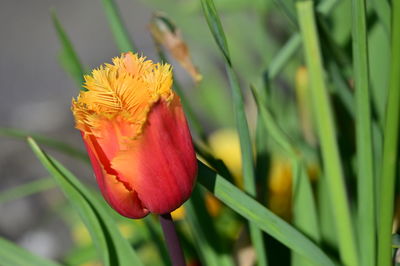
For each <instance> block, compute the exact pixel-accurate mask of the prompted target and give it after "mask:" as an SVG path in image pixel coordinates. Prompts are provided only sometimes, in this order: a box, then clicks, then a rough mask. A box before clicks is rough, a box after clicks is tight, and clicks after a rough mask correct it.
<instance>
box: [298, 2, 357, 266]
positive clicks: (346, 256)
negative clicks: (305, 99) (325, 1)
mask: <svg viewBox="0 0 400 266" xmlns="http://www.w3.org/2000/svg"><path fill="white" fill-rule="evenodd" d="M297 12H298V18H299V22H300V31H301V35H302V39H303V48H304V53H305V58H306V62H307V66H308V69H309V73H310V80H311V92H312V101H313V108H314V109H313V110H314V113H315V116H316V121H317V127H318V136H319V139H320V143H321V149H322V158H323V163H324V168H325V172H326V177H327V183H328V188H329V195H330V197H331V198H332V200H331V203H332V209H333V211H334V214H335V223H336V227H337V232H338V236H339V251H340V255H341V258H342V260H343V263H344V264H345V265H350V266H352V265H358V256H357V247H356V241H355V235H354V231H353V226H352V221H351V217H350V209H349V204H348V200H347V195H346V188H345V184H344V176H343V170H342V166H341V162H340V156H339V150H338V146H337V141H336V136H335V127H334V123H333V114H332V109H331V105H330V101H329V96H328V92H327V89H326V87H325V82H324V71H323V65H322V58H321V51H320V47H319V41H318V34H317V29H316V23H315V17H314V10H313V2H312V1H301V2H298V3H297Z"/></svg>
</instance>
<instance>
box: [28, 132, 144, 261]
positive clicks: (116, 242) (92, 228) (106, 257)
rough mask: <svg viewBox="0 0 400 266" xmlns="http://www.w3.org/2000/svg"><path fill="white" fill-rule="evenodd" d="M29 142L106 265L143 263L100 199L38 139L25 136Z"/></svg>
mask: <svg viewBox="0 0 400 266" xmlns="http://www.w3.org/2000/svg"><path fill="white" fill-rule="evenodd" d="M28 143H29V145H30V146H31V148H32V150H33V152H34V153H35V154H36V156H37V157H38V159H39V160H40V162H41V163H42V164H43V166H44V167H45V168H46V169H47V170H48V171H49V173H50V174H51V175H52V176H53V177H54V178H55V179H56V181H57V183H58V185H59V186H60V188H61V189H62V190H63V192H64V194H65V195H66V196H67V198H68V199H69V200H70V201H71V203H72V204H73V205H74V206H75V208H76V210H77V211H78V213H79V215H80V216H81V218H82V220H83V222H84V223H85V225H86V227H87V228H88V230H89V232H90V234H91V236H92V237H93V242H94V243H95V244H96V245H97V248H98V252H99V253H100V254H101V256H102V259H103V263H105V265H124V266H128V265H132V264H133V265H142V264H141V262H140V260H139V258H138V257H137V255H136V253H135V252H134V250H133V249H132V248H131V246H130V244H129V242H128V241H127V240H126V239H124V238H123V237H122V236H121V234H120V232H119V230H118V228H117V226H116V224H115V222H114V220H113V218H112V217H111V216H110V214H109V213H108V211H107V209H106V208H105V204H106V203H105V202H101V201H99V200H98V199H97V198H96V197H95V196H94V195H93V194H91V193H90V191H89V190H88V189H86V188H85V187H84V186H83V185H82V184H81V183H80V182H79V181H78V179H76V177H75V176H73V175H72V173H70V172H69V171H68V170H67V169H65V168H64V167H63V166H62V165H61V164H60V163H59V162H57V161H56V160H54V159H53V158H51V157H50V156H48V155H47V154H46V153H44V152H43V151H42V150H41V149H40V148H39V146H38V145H37V143H36V142H35V141H34V140H33V139H32V138H28Z"/></svg>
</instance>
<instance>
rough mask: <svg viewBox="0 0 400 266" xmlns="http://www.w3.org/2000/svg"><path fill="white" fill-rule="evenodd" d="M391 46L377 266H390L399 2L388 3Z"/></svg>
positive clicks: (399, 93) (399, 98) (399, 85)
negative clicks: (390, 19)
mask: <svg viewBox="0 0 400 266" xmlns="http://www.w3.org/2000/svg"><path fill="white" fill-rule="evenodd" d="M392 4H393V6H392V30H391V32H392V44H391V51H392V55H391V60H392V62H391V71H390V84H389V92H388V98H387V106H386V117H385V128H384V141H383V159H382V168H381V171H382V172H381V180H380V182H381V183H380V194H379V195H380V200H379V208H378V217H379V220H378V222H379V226H378V228H379V229H378V245H379V246H378V265H390V264H391V260H390V257H391V251H392V250H391V230H392V221H393V207H394V191H395V182H396V181H395V180H396V166H397V163H398V157H397V156H398V150H397V149H398V141H399V136H398V134H399V116H400V115H399V113H400V75H399V73H400V1H393V2H392Z"/></svg>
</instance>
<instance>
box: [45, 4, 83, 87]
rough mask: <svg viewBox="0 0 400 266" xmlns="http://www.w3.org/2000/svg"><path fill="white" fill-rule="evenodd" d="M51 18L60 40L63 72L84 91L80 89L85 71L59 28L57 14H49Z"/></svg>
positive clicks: (61, 28)
mask: <svg viewBox="0 0 400 266" xmlns="http://www.w3.org/2000/svg"><path fill="white" fill-rule="evenodd" d="M51 18H52V20H53V25H54V28H55V29H56V33H57V36H58V39H59V40H60V43H61V45H62V51H61V55H60V56H61V58H60V60H61V63H62V65H63V66H64V68H65V70H66V71H67V72H68V73H69V74H70V75H71V77H72V78H73V79H74V81H75V83H76V85H77V86H78V87H79V88H81V89H82V90H85V88H82V87H81V86H82V83H83V75H84V74H85V70H84V68H83V66H82V64H81V62H80V60H79V57H78V55H77V53H76V52H75V49H74V46H73V45H72V42H71V41H70V40H69V38H68V36H67V34H66V33H65V30H64V29H63V27H62V26H61V23H60V21H59V20H58V18H57V14H56V12H55V11H54V10H53V11H52V12H51Z"/></svg>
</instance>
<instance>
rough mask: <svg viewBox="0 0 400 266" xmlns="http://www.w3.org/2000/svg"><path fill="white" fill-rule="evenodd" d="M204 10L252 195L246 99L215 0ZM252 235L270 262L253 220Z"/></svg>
mask: <svg viewBox="0 0 400 266" xmlns="http://www.w3.org/2000/svg"><path fill="white" fill-rule="evenodd" d="M201 4H202V7H203V13H204V16H205V18H206V20H207V23H208V26H209V28H210V31H211V33H212V35H213V36H214V40H215V41H216V43H217V45H218V47H219V48H220V51H221V53H222V54H223V56H224V59H225V69H226V73H227V75H228V80H229V84H230V87H231V93H232V98H233V106H234V110H235V112H234V113H235V120H236V129H237V131H238V133H239V140H240V151H241V156H242V167H243V177H244V189H245V191H246V192H247V193H249V194H250V195H251V196H253V197H256V186H255V172H254V162H253V152H252V144H251V138H250V132H249V127H248V124H247V119H246V113H245V109H244V100H243V95H242V91H241V89H240V86H239V81H238V77H237V75H236V73H235V72H234V70H233V67H232V61H231V58H230V54H229V49H228V44H227V42H226V38H225V33H224V30H223V28H222V25H221V21H220V19H219V17H218V14H217V10H216V9H215V5H214V1H213V0H201ZM249 227H250V235H251V239H252V242H253V245H254V248H255V250H256V254H257V260H258V265H260V266H263V265H267V258H266V252H265V246H264V240H263V236H262V232H260V231H259V230H258V229H257V228H256V227H255V226H254V225H253V224H252V223H250V224H249Z"/></svg>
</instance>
